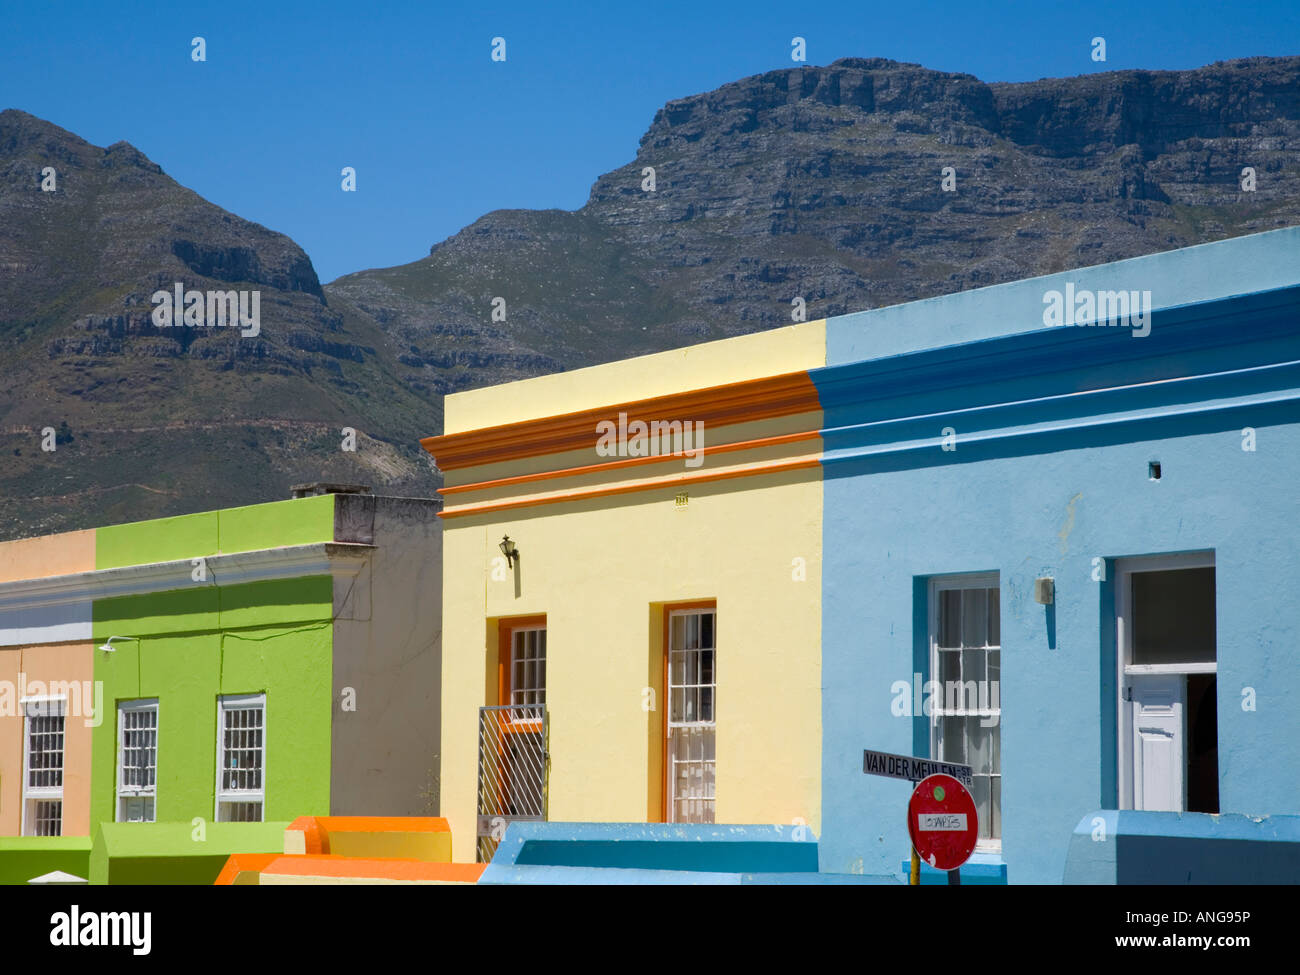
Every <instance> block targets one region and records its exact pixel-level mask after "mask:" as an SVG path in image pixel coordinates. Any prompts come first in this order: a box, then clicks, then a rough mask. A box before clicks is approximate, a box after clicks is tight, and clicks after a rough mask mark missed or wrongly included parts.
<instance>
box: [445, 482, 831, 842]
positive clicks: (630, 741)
mask: <svg viewBox="0 0 1300 975" xmlns="http://www.w3.org/2000/svg"><path fill="white" fill-rule="evenodd" d="M674 494H675V492H674V491H673V490H671V489H658V490H649V491H645V492H642V493H638V494H634V495H628V496H626V497H625V498H622V499H616V500H615V501H614V503H611V502H610V500H609V499H596V500H593V501H586V502H576V503H568V504H564V505H558V506H542V507H540V508H534V509H524V510H520V511H515V512H504V513H501V514H498V515H495V516H492V515H485V516H475V517H468V518H464V519H454V520H452V521H450V522H448V523H447V524H446V525H445V526H444V535H443V539H444V540H443V558H444V564H445V567H446V570H445V571H444V574H443V585H444V599H443V607H444V612H443V633H444V652H443V668H442V672H443V689H444V695H443V722H442V728H443V733H442V756H443V758H442V815H444V816H445V817H447V819H448V820H449V822H450V824H451V828H452V834H453V836H454V838H455V844H454V855H455V858H456V859H457V860H472V859H473V858H474V844H473V838H474V835H475V831H476V830H475V825H476V822H475V813H476V806H475V791H476V784H477V771H478V767H477V718H478V707H479V705H481V704H484V703H487V699H489V698H490V697H491V690H490V685H491V683H492V682H491V680H490V677H489V672H490V671H492V669H493V668H492V667H491V663H492V662H493V661H494V660H495V655H496V646H495V642H494V634H495V627H494V626H493V625H492V624H491V623H490V622H489V621H493V620H496V619H498V618H501V617H510V616H523V615H531V614H543V613H544V614H546V625H547V631H548V633H547V661H546V697H547V711H548V714H549V719H550V756H551V766H550V790H549V795H550V801H549V810H548V813H549V817H548V818H550V819H551V820H556V821H560V820H578V821H595V822H646V821H647V820H650V821H653V820H657V819H658V818H659V816H658V809H659V803H660V783H659V773H660V769H661V766H660V764H659V762H660V756H661V749H662V745H661V742H662V732H661V728H660V722H661V719H662V712H661V711H660V710H658V709H660V708H663V707H664V706H665V702H664V701H662V700H656V702H655V703H656V711H654V712H647V711H646V710H644V705H643V702H644V701H645V700H646V697H645V695H644V688H646V687H655V686H656V685H660V681H661V674H660V673H659V670H660V669H661V668H660V667H659V665H658V661H659V659H660V654H661V644H660V636H659V634H660V626H661V622H660V621H661V619H662V617H661V605H662V604H664V603H674V602H681V601H687V600H699V599H716V600H717V611H718V624H717V626H718V636H717V646H718V657H717V674H718V677H717V682H718V692H717V694H718V699H717V721H718V730H717V820H718V822H724V823H773V824H790V823H793V822H796V821H800V820H802V821H803V822H806V823H807V824H809V825H810V826H811V827H812V828H813V829H814V831H815V830H816V829H817V828H818V827H819V825H820V824H819V818H820V809H821V792H820V788H821V708H820V702H821V697H820V687H821V684H820V682H821V646H820V633H821V600H820V593H821V577H820V571H819V567H820V564H821V542H822V537H821V529H822V524H821V505H820V496H821V476H820V471H818V470H812V471H807V470H803V471H793V472H788V473H783V474H771V475H761V476H757V477H753V478H745V479H741V480H737V481H730V482H716V483H709V484H700V485H695V486H693V487H692V488H691V490H690V501H689V504H688V505H687V507H685V508H680V507H678V506H677V504H676V502H675V497H674ZM505 533H509V535H510V537H511V538H512V539H514V540H516V542H517V543H518V546H519V550H520V553H521V558H520V561H519V568H518V571H517V572H514V573H510V574H509V575H508V576H507V577H506V578H504V579H501V580H499V581H497V580H494V579H493V578H492V563H493V559H494V558H496V557H497V556H498V555H499V554H500V553H499V552H498V550H497V542H498V541H499V540H500V538H501V536H502V534H505ZM796 559H798V560H801V561H800V562H799V563H797V564H799V565H802V566H804V571H803V572H802V573H796V572H794V571H793V568H794V566H795V565H796V562H795V560H796ZM492 703H495V700H493V701H492Z"/></svg>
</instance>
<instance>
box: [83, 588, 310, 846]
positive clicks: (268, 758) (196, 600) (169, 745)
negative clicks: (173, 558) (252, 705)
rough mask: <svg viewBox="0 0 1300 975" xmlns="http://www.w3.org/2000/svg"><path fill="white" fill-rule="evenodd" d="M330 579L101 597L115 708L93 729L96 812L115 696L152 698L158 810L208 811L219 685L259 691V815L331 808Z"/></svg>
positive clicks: (165, 813) (176, 813) (101, 656)
mask: <svg viewBox="0 0 1300 975" xmlns="http://www.w3.org/2000/svg"><path fill="white" fill-rule="evenodd" d="M332 597H333V589H332V579H331V577H329V576H314V577H309V578H305V579H286V580H277V581H271V582H260V583H252V584H248V585H241V586H225V587H219V586H203V587H196V588H194V589H190V590H176V591H172V592H164V593H153V594H147V595H140V596H126V597H121V598H117V599H103V600H99V601H97V602H96V604H95V636H96V639H97V640H99V641H102V640H103V639H104V638H105V637H107V636H108V635H109V634H113V633H115V634H121V635H129V636H135V637H140V639H139V640H129V641H125V642H122V643H117V644H115V646H116V647H117V649H116V650H115V652H113V653H111V654H108V653H100V652H97V653H96V655H95V677H96V679H98V680H102V681H103V682H104V699H105V702H106V706H109V707H113V708H114V711H113V714H112V716H111V718H110V719H106V720H105V722H104V725H103V728H102V729H101V730H100V733H98V734H97V735H96V736H95V740H94V796H93V800H92V804H91V819H92V821H93V822H96V823H98V822H112V821H113V820H114V818H115V816H114V802H115V785H114V783H115V768H116V764H115V763H116V754H115V753H116V732H115V730H114V729H115V725H116V702H119V701H123V700H131V699H136V698H150V697H156V698H158V699H159V714H158V798H157V807H156V816H157V820H158V822H160V823H161V822H167V821H171V822H179V821H185V822H188V821H189V820H191V819H192V818H194V817H200V818H202V819H204V820H206V821H211V820H212V819H213V818H214V815H215V809H214V793H215V788H216V734H217V697H218V695H222V694H252V693H259V692H265V693H266V696H267V704H266V708H267V710H266V731H265V740H266V751H265V779H266V804H265V807H264V811H263V815H264V819H266V820H268V821H269V820H277V819H284V820H289V819H292V818H294V817H296V816H299V815H324V814H326V813H327V812H328V811H329V761H330V759H329V742H330V730H329V729H330V696H329V695H330V689H331V665H330V655H331V642H332V627H331V624H330V616H331V612H332Z"/></svg>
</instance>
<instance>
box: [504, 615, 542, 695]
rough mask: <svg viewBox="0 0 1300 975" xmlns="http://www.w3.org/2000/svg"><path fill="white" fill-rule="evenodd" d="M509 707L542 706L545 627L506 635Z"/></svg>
mask: <svg viewBox="0 0 1300 975" xmlns="http://www.w3.org/2000/svg"><path fill="white" fill-rule="evenodd" d="M510 703H511V704H516V705H522V706H525V707H529V706H541V705H544V704H545V703H546V627H544V626H540V627H526V628H522V629H518V630H512V631H511V633H510Z"/></svg>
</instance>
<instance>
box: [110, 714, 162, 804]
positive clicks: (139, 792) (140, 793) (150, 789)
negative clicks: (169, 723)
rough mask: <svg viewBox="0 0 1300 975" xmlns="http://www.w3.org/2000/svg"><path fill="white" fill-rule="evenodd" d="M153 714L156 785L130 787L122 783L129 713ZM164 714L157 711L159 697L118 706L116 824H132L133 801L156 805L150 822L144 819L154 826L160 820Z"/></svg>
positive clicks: (154, 782) (124, 770) (124, 769)
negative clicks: (129, 813) (129, 815)
mask: <svg viewBox="0 0 1300 975" xmlns="http://www.w3.org/2000/svg"><path fill="white" fill-rule="evenodd" d="M145 711H152V712H153V715H154V719H153V760H154V781H153V785H144V786H141V785H130V786H129V785H127V784H126V783H125V782H123V781H122V780H123V777H124V774H125V772H126V767H125V766H124V764H123V762H124V760H125V758H126V716H127V714H128V713H139V712H145ZM160 720H161V715H160V714H159V712H158V698H156V697H146V698H138V699H135V700H130V701H119V702H118V704H117V803H116V805H117V810H116V815H117V822H119V823H125V822H129V820H128V819H127V816H126V806H127V803H128V802H130V801H132V800H136V801H139V800H151V801H152V802H153V816H152V818H150V819H146V820H143V822H146V823H155V822H157V821H158V746H159V743H160V739H159V735H160V734H161V731H160V726H159V722H160Z"/></svg>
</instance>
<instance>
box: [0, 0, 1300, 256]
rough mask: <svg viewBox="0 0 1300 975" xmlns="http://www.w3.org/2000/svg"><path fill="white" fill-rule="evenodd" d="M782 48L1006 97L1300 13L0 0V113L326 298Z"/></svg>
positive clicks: (776, 57) (558, 203) (631, 145)
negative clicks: (182, 203) (125, 178)
mask: <svg viewBox="0 0 1300 975" xmlns="http://www.w3.org/2000/svg"><path fill="white" fill-rule="evenodd" d="M178 8H179V9H178ZM196 35H199V36H202V37H204V38H205V39H206V41H207V61H206V62H205V63H201V64H199V63H194V62H193V61H191V58H190V40H191V38H192V37H194V36H196ZM796 35H799V36H803V37H805V38H806V39H807V46H808V61H807V63H808V64H829V63H830V62H831V61H834V60H835V59H837V58H841V57H850V56H853V57H888V58H893V59H896V60H900V61H913V62H917V63H920V64H923V65H925V66H926V67H930V68H936V69H940V70H946V71H962V72H967V73H970V74H973V75H976V76H977V77H979V78H982V79H984V80H986V81H1024V80H1031V79H1036V78H1042V77H1059V76H1066V75H1075V74H1084V73H1090V72H1095V71H1098V70H1119V69H1124V68H1150V69H1162V68H1192V67H1198V66H1200V65H1203V64H1208V63H1210V62H1213V61H1220V60H1226V59H1230V58H1238V57H1248V56H1252V55H1272V56H1282V55H1293V54H1300V4H1297V3H1296V2H1295V0H1262V2H1259V3H1255V4H1239V3H1237V4H1226V3H1225V4H1215V5H1210V4H1205V5H1202V6H1199V7H1190V8H1189V7H1187V6H1186V5H1185V4H1184V3H1181V2H1170V0H1154V2H1148V3H1134V2H1132V0H1128V2H1119V3H1092V4H1080V5H1075V4H1061V3H1055V2H1044V3H996V2H994V3H978V2H976V3H970V2H968V3H930V4H925V3H903V4H899V3H889V4H883V3H882V4H868V3H862V2H857V3H853V2H845V3H840V2H831V3H820V4H800V3H792V2H790V0H783V2H779V3H776V2H773V3H757V2H748V3H708V2H700V0H697V2H694V3H678V2H671V0H669V2H660V0H656V2H653V3H644V4H634V3H620V2H617V0H607V2H606V3H600V4H565V3H559V2H552V3H533V4H526V3H496V4H493V3H485V4H479V3H471V4H465V5H463V6H461V5H449V4H443V3H435V2H424V3H383V2H371V3H338V2H334V0H316V2H312V3H275V2H270V0H264V2H261V3H246V2H240V0H227V2H222V3H196V4H175V5H174V4H169V3H143V2H130V0H124V2H120V3H102V2H100V3H59V2H30V3H19V2H17V0H5V3H4V8H3V11H2V12H0V108H20V109H23V110H24V111H27V112H31V113H32V114H34V115H38V116H40V117H42V118H46V119H49V120H50V121H52V122H54V123H56V124H58V125H61V126H63V127H64V128H66V129H69V130H71V131H73V132H75V133H76V134H78V135H80V136H82V137H83V138H85V139H87V140H89V141H90V142H92V143H95V144H97V145H108V144H111V143H113V142H116V141H119V140H125V141H127V142H130V143H132V144H134V145H135V146H137V147H138V148H140V149H141V150H142V151H143V152H144V153H146V154H147V155H148V156H149V157H150V158H152V159H153V160H154V161H155V162H157V163H158V164H159V165H161V166H162V167H163V169H164V170H165V171H166V172H167V173H168V174H169V175H170V176H171V177H173V178H174V179H176V180H177V181H178V182H180V183H182V184H183V185H185V186H188V187H190V188H191V189H193V190H195V191H196V192H198V193H199V194H201V195H202V196H204V197H206V198H207V199H209V200H211V201H213V202H214V203H216V204H218V205H219V206H222V207H225V208H226V209H227V210H230V211H232V212H234V213H237V214H239V215H240V216H243V217H246V218H248V219H250V220H254V221H257V222H258V223H261V224H264V225H266V226H268V227H270V228H272V229H274V230H279V231H282V232H284V233H286V234H288V235H289V236H291V237H293V238H294V239H295V240H296V241H297V242H298V243H299V244H301V245H302V246H303V247H304V248H305V249H306V250H307V253H308V254H309V255H310V256H311V258H312V261H313V263H314V264H315V266H316V269H317V272H318V273H319V274H320V276H321V279H322V280H323V281H329V280H332V279H333V278H335V277H337V276H339V275H340V274H345V273H348V272H350V271H355V270H360V269H362V268H366V267H382V266H387V265H392V264H401V263H406V262H408V261H412V260H415V259H417V258H419V257H423V256H424V255H426V254H427V253H428V249H429V245H430V244H432V243H434V242H435V241H438V240H442V239H444V238H446V237H448V236H450V235H451V234H454V233H455V232H456V231H457V230H459V229H461V228H462V227H464V226H465V225H467V224H469V223H472V222H473V221H474V220H475V219H476V218H478V217H479V216H481V215H482V214H484V213H486V212H488V211H490V210H494V209H500V208H513V207H528V208H545V207H560V208H563V209H574V208H577V207H579V206H581V205H582V204H583V203H584V202H586V199H587V194H588V191H589V190H590V188H591V184H592V182H593V181H594V180H595V178H596V177H597V176H598V175H599V174H601V173H603V172H606V171H607V170H610V169H613V168H615V167H617V166H620V165H622V164H624V163H626V162H627V161H628V160H629V159H631V158H632V156H633V155H634V154H635V151H636V146H637V141H638V140H639V139H640V137H641V135H642V133H643V132H644V131H645V129H646V127H647V126H648V125H649V123H650V120H651V118H652V117H653V116H654V113H655V111H656V109H658V108H659V107H660V106H661V105H662V104H663V103H664V102H666V101H668V100H670V99H673V98H681V97H683V96H686V95H690V94H694V93H697V92H701V91H707V90H709V89H712V88H716V87H718V86H719V85H722V84H725V83H726V82H728V81H734V80H736V79H737V78H742V77H744V76H746V75H751V74H756V73H758V72H761V71H767V70H772V69H776V68H783V67H791V66H793V62H792V61H791V60H790V40H791V38H792V37H794V36H796ZM1097 35H1100V36H1103V37H1105V38H1106V45H1107V62H1106V63H1105V64H1104V65H1103V64H1097V63H1094V62H1093V61H1092V60H1091V59H1090V56H1089V54H1090V48H1089V41H1090V39H1091V38H1092V37H1094V36H1097ZM496 36H501V37H504V38H505V39H506V55H507V59H506V61H505V62H504V63H498V62H494V61H492V60H491V58H490V53H491V41H492V38H493V37H496ZM344 166H353V167H355V168H356V170H357V192H356V193H344V192H342V191H341V190H340V187H339V183H340V179H341V177H340V175H339V173H340V170H341V169H342V168H343V167H344Z"/></svg>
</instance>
